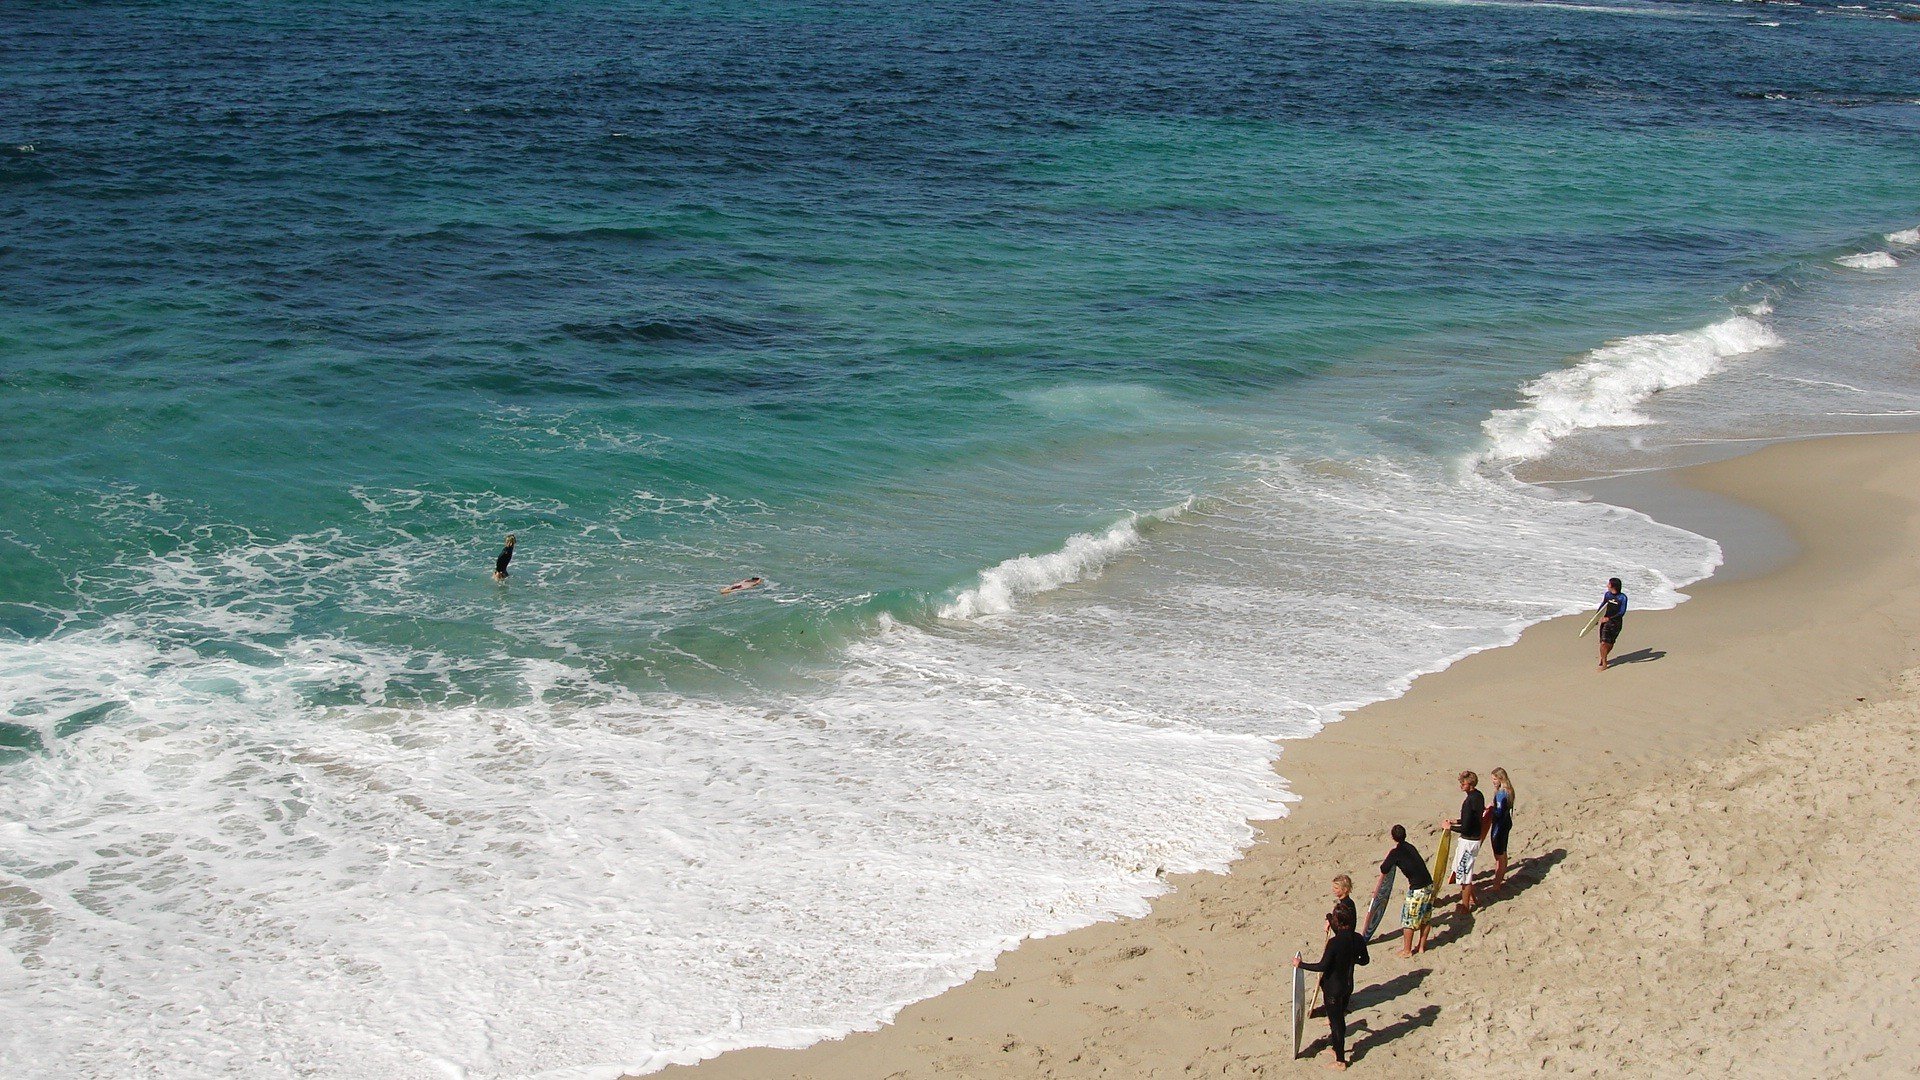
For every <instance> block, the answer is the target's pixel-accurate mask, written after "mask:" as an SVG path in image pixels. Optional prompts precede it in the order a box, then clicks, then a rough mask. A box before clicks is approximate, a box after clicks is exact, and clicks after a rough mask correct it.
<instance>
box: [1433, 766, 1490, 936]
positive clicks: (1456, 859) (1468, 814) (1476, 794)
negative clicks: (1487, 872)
mask: <svg viewBox="0 0 1920 1080" xmlns="http://www.w3.org/2000/svg"><path fill="white" fill-rule="evenodd" d="M1460 790H1461V791H1462V792H1465V793H1466V797H1465V798H1464V799H1462V800H1460V816H1459V817H1457V818H1448V819H1447V820H1445V821H1442V822H1441V823H1440V827H1441V828H1443V829H1448V830H1451V831H1453V832H1455V833H1458V834H1459V835H1460V840H1459V844H1458V847H1457V849H1456V850H1455V853H1454V856H1453V867H1452V871H1451V872H1450V873H1449V874H1448V878H1449V880H1451V881H1453V883H1454V884H1456V885H1459V886H1460V903H1459V905H1458V906H1457V907H1455V908H1454V910H1455V911H1458V912H1459V913H1460V914H1462V915H1465V914H1467V913H1469V912H1471V911H1472V910H1473V863H1474V860H1475V859H1477V858H1478V857H1479V855H1480V829H1481V822H1482V819H1483V818H1484V817H1485V816H1486V812H1487V797H1486V796H1485V795H1482V794H1480V774H1479V773H1476V772H1474V771H1473V770H1472V769H1468V770H1467V771H1466V772H1463V773H1461V774H1460Z"/></svg>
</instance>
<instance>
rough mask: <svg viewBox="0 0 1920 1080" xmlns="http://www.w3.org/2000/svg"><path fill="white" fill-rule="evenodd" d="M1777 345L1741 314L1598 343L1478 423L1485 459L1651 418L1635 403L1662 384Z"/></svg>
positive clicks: (1703, 374)
mask: <svg viewBox="0 0 1920 1080" xmlns="http://www.w3.org/2000/svg"><path fill="white" fill-rule="evenodd" d="M1778 344H1780V338H1779V337H1778V336H1777V335H1775V334H1774V332H1773V331H1772V330H1770V329H1768V327H1767V326H1766V324H1765V323H1762V322H1760V321H1759V320H1758V319H1756V318H1751V317H1748V316H1745V315H1740V316H1735V317H1734V318H1731V319H1727V320H1724V321H1722V322H1717V323H1714V324H1713V325H1711V326H1707V327H1703V328H1701V329H1699V330H1689V331H1686V332H1684V333H1678V334H1644V335H1641V336H1638V337H1630V338H1625V339H1622V340H1620V341H1617V342H1614V343H1612V344H1610V345H1605V346H1602V347H1601V348H1598V349H1595V350H1594V351H1593V352H1591V353H1589V354H1588V355H1587V359H1585V360H1584V361H1582V362H1580V363H1578V364H1576V365H1574V366H1573V367H1570V368H1564V369H1562V370H1559V371H1552V372H1548V373H1547V374H1545V375H1542V376H1540V377H1539V378H1537V379H1535V380H1533V381H1532V382H1530V383H1528V384H1526V385H1525V386H1523V387H1521V388H1520V395H1521V397H1523V398H1524V399H1526V404H1524V405H1522V406H1520V407H1518V408H1513V409H1501V410H1497V411H1496V412H1494V414H1493V415H1492V416H1490V417H1488V418H1487V420H1486V421H1485V422H1484V423H1483V424H1482V425H1481V429H1482V430H1483V431H1484V432H1485V433H1486V437H1487V446H1486V449H1485V451H1483V453H1482V454H1481V458H1482V459H1483V460H1502V459H1505V460H1529V459H1534V458H1538V457H1541V456H1542V455H1544V454H1546V453H1547V452H1548V451H1549V450H1551V449H1552V448H1553V444H1554V443H1555V442H1556V441H1557V440H1559V439H1563V438H1565V437H1566V436H1568V435H1571V434H1573V433H1574V432H1576V431H1580V430H1582V429H1586V428H1607V427H1631V426H1635V425H1639V424H1645V423H1647V422H1648V420H1647V417H1646V416H1645V415H1643V414H1642V413H1641V412H1640V411H1639V409H1638V406H1639V405H1640V404H1641V403H1642V402H1644V401H1646V400H1647V399H1648V398H1650V397H1652V396H1653V395H1655V394H1657V393H1659V392H1661V391H1662V390H1671V389H1673V388H1675V387H1680V386H1691V385H1693V384H1694V383H1697V382H1700V381H1701V380H1702V379H1705V378H1707V377H1708V376H1710V375H1712V374H1714V373H1715V372H1717V371H1719V370H1721V368H1722V367H1724V366H1725V364H1726V361H1727V360H1728V359H1730V358H1732V357H1735V356H1741V355H1744V354H1746V353H1751V352H1754V351H1756V350H1759V349H1765V348H1769V347H1771V346H1774V345H1778Z"/></svg>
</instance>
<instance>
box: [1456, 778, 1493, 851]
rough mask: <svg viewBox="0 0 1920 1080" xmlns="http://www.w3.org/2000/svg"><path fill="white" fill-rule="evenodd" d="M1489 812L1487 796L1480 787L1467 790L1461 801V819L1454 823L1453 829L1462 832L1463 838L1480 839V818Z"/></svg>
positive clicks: (1461, 837) (1461, 836)
mask: <svg viewBox="0 0 1920 1080" xmlns="http://www.w3.org/2000/svg"><path fill="white" fill-rule="evenodd" d="M1486 813H1487V797H1486V796H1485V795H1482V794H1480V789H1479V788H1474V789H1473V790H1472V791H1469V792H1467V797H1466V798H1465V799H1462V800H1461V801H1460V820H1459V821H1456V822H1454V823H1453V831H1454V832H1457V833H1459V834H1460V839H1462V840H1478V839H1480V819H1481V818H1482V817H1485V816H1486Z"/></svg>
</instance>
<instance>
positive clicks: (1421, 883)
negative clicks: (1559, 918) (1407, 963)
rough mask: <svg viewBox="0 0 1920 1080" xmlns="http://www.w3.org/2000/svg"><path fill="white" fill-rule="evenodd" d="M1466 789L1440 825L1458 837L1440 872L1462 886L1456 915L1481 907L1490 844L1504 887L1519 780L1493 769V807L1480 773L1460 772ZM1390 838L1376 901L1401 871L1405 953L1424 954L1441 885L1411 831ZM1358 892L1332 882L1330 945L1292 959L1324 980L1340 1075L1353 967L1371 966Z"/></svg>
mask: <svg viewBox="0 0 1920 1080" xmlns="http://www.w3.org/2000/svg"><path fill="white" fill-rule="evenodd" d="M1460 791H1461V793H1462V795H1463V796H1464V797H1463V798H1462V799H1461V802H1460V816H1459V817H1452V818H1445V819H1443V820H1442V821H1441V822H1440V827H1441V828H1442V829H1444V830H1447V831H1448V832H1451V833H1453V834H1454V835H1453V837H1452V839H1453V843H1454V852H1453V855H1452V857H1451V858H1449V859H1448V861H1447V865H1446V866H1436V867H1435V869H1436V870H1439V871H1440V872H1441V873H1442V874H1443V876H1444V881H1443V882H1442V884H1457V885H1459V886H1460V900H1459V903H1458V905H1457V906H1456V907H1455V909H1454V910H1455V911H1456V912H1458V913H1459V914H1462V915H1465V914H1467V913H1469V912H1471V911H1472V910H1473V909H1474V907H1475V905H1476V900H1475V897H1474V884H1473V873H1474V864H1475V863H1476V862H1478V861H1479V858H1480V848H1481V845H1482V844H1484V843H1488V842H1491V844H1492V846H1493V858H1494V875H1493V883H1492V884H1491V885H1489V886H1487V888H1488V889H1489V890H1490V891H1492V890H1498V889H1499V888H1500V887H1501V886H1503V885H1505V884H1506V881H1507V840H1508V837H1509V836H1510V835H1511V833H1512V831H1513V801H1514V800H1513V782H1512V781H1511V780H1510V779H1508V777H1507V770H1505V769H1495V770H1493V803H1492V805H1488V803H1487V797H1486V795H1485V794H1484V793H1482V792H1481V790H1480V776H1479V774H1478V773H1475V772H1473V771H1471V770H1469V771H1467V772H1463V773H1461V774H1460ZM1389 835H1390V836H1392V837H1393V846H1392V847H1391V848H1389V849H1387V855H1386V858H1385V859H1382V860H1381V862H1380V876H1379V878H1378V879H1377V880H1376V881H1375V883H1374V895H1376V896H1378V895H1380V894H1381V890H1382V889H1384V888H1385V886H1386V884H1387V875H1388V874H1390V873H1394V872H1396V871H1397V872H1398V873H1400V874H1401V875H1403V876H1404V877H1405V878H1406V879H1407V893H1406V898H1405V900H1403V901H1402V903H1401V906H1400V933H1401V943H1400V951H1399V955H1400V956H1403V957H1411V956H1413V955H1414V954H1416V953H1420V952H1424V951H1425V950H1426V947H1427V932H1428V930H1429V929H1430V928H1431V924H1432V914H1433V901H1434V898H1435V895H1436V893H1437V892H1438V891H1439V886H1438V885H1436V884H1435V882H1434V879H1433V873H1432V872H1430V871H1429V870H1428V869H1427V863H1426V860H1425V859H1423V858H1421V856H1420V852H1419V850H1418V849H1416V848H1415V847H1414V846H1413V844H1412V843H1410V842H1409V841H1408V840H1407V827H1406V826H1404V825H1395V826H1394V827H1393V828H1392V830H1390V832H1389ZM1352 892H1353V879H1352V878H1349V877H1348V876H1347V875H1345V874H1341V875H1340V876H1338V877H1336V878H1334V879H1333V895H1334V906H1333V910H1332V911H1330V912H1328V913H1327V942H1326V947H1325V948H1324V949H1323V950H1322V952H1321V954H1320V959H1319V960H1317V961H1307V960H1302V959H1301V958H1300V957H1298V956H1296V957H1294V960H1293V963H1294V966H1295V967H1300V968H1305V969H1306V970H1308V971H1314V972H1318V973H1319V974H1320V999H1321V1001H1323V1002H1324V1003H1325V1005H1326V1013H1327V1028H1328V1033H1329V1035H1330V1037H1331V1042H1332V1046H1331V1047H1330V1048H1329V1050H1328V1054H1329V1055H1330V1059H1329V1060H1328V1062H1327V1064H1328V1066H1329V1067H1331V1068H1335V1069H1344V1068H1346V1067H1347V1009H1348V1006H1349V1005H1350V1003H1351V1000H1352V998H1353V969H1354V968H1355V967H1356V966H1359V965H1364V964H1366V963H1368V962H1369V960H1370V958H1369V957H1368V956H1367V938H1366V937H1365V936H1364V935H1362V934H1361V933H1360V932H1359V931H1358V930H1357V929H1356V927H1357V926H1358V925H1359V920H1358V914H1359V913H1358V912H1357V911H1356V910H1355V908H1354V904H1353V896H1352ZM1369 929H1372V927H1369Z"/></svg>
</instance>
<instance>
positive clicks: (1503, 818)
mask: <svg viewBox="0 0 1920 1080" xmlns="http://www.w3.org/2000/svg"><path fill="white" fill-rule="evenodd" d="M1626 618H1627V593H1626V589H1625V588H1624V586H1623V585H1622V584H1621V581H1620V579H1619V578H1617V577H1615V578H1608V579H1607V590H1606V592H1605V593H1603V594H1602V595H1601V597H1600V606H1599V607H1598V608H1596V609H1595V610H1594V614H1593V619H1592V621H1590V622H1589V623H1588V624H1587V629H1594V628H1596V627H1597V628H1598V629H1599V631H1600V635H1599V636H1600V670H1601V671H1605V670H1607V668H1608V667H1609V666H1611V655H1612V653H1613V647H1614V645H1615V644H1616V643H1618V642H1619V640H1620V629H1621V627H1622V626H1623V625H1624V624H1625V623H1626ZM1586 632H1587V631H1586V630H1582V631H1581V634H1582V635H1584V634H1585V633H1586ZM1460 791H1461V792H1462V793H1463V795H1464V796H1465V797H1464V798H1463V799H1462V800H1461V802H1460V816H1459V817H1453V818H1446V819H1445V820H1443V821H1441V822H1440V827H1441V828H1442V829H1445V830H1447V831H1449V832H1451V833H1453V834H1454V836H1453V838H1452V839H1453V843H1454V852H1453V855H1452V857H1451V858H1450V859H1449V860H1448V863H1447V865H1446V866H1435V868H1434V869H1435V870H1436V871H1439V872H1441V873H1442V874H1443V876H1444V878H1445V880H1444V881H1443V882H1441V884H1457V885H1459V886H1460V900H1459V904H1458V906H1456V908H1455V909H1454V910H1455V911H1456V912H1457V913H1459V914H1461V915H1465V914H1468V913H1470V912H1471V911H1473V909H1474V906H1475V898H1474V884H1473V868H1474V863H1475V862H1476V861H1477V860H1478V859H1479V857H1480V846H1481V844H1482V843H1483V842H1485V841H1489V840H1490V841H1491V842H1492V844H1493V858H1494V872H1493V883H1492V884H1491V885H1489V886H1488V888H1489V889H1496V890H1497V889H1499V888H1500V887H1501V886H1502V885H1505V884H1506V881H1507V838H1508V835H1509V834H1510V833H1511V832H1512V830H1513V782H1512V781H1511V780H1509V779H1508V778H1507V770H1505V769H1495V770H1493V804H1492V805H1491V806H1489V805H1488V804H1487V799H1486V796H1485V795H1483V794H1482V793H1481V791H1480V777H1479V775H1478V774H1477V773H1474V772H1472V771H1471V770H1469V771H1467V772H1463V773H1461V774H1460ZM1391 835H1392V837H1393V847H1392V848H1390V849H1389V850H1388V851H1387V857H1386V858H1385V859H1383V860H1382V861H1381V863H1380V877H1379V880H1378V881H1376V882H1375V884H1374V892H1375V894H1376V895H1377V894H1378V893H1379V892H1380V890H1381V889H1382V888H1383V887H1384V886H1385V885H1386V883H1387V875H1388V874H1389V873H1393V872H1396V871H1397V872H1399V873H1400V874H1402V875H1404V876H1405V877H1406V879H1407V895H1406V899H1405V900H1404V901H1403V902H1402V904H1401V908H1400V932H1401V943H1400V951H1399V955H1400V956H1403V957H1411V956H1413V955H1414V954H1415V953H1419V952H1424V951H1425V950H1426V947H1427V931H1428V930H1429V929H1430V927H1431V923H1432V913H1433V901H1434V896H1435V893H1436V892H1438V890H1439V885H1436V884H1435V882H1434V880H1433V873H1431V872H1429V871H1428V870H1427V864H1426V860H1424V859H1422V858H1421V857H1420V852H1419V851H1418V850H1416V849H1415V848H1414V846H1413V845H1412V844H1411V843H1409V842H1408V841H1407V830H1406V826H1404V825H1395V826H1394V827H1393V829H1392V831H1391ZM1352 892H1353V879H1352V878H1349V877H1348V876H1347V875H1345V874H1341V875H1340V876H1338V877H1336V878H1334V879H1333V895H1334V908H1333V910H1332V911H1330V912H1328V913H1327V943H1326V947H1325V949H1324V950H1323V951H1322V952H1321V954H1320V959H1319V960H1317V961H1312V962H1309V961H1305V960H1302V959H1301V958H1300V957H1298V956H1295V957H1294V959H1293V963H1294V966H1296V967H1300V968H1305V969H1306V970H1308V971H1315V972H1319V973H1320V997H1321V1000H1323V1001H1324V1002H1326V1011H1327V1028H1328V1033H1329V1035H1330V1036H1331V1042H1332V1046H1331V1047H1330V1048H1329V1050H1328V1055H1329V1060H1328V1061H1327V1065H1328V1066H1329V1067H1331V1068H1335V1069H1344V1068H1346V1067H1347V1008H1348V1006H1349V1004H1350V1003H1351V1000H1352V997H1353V969H1354V968H1355V967H1356V966H1359V965H1362V964H1366V963H1367V962H1368V960H1369V958H1368V956H1367V936H1366V935H1363V934H1361V933H1360V932H1359V931H1358V930H1356V929H1355V927H1356V926H1357V925H1358V918H1357V915H1358V913H1357V912H1356V911H1355V909H1354V905H1353V897H1352ZM1367 929H1368V930H1369V931H1371V930H1373V929H1374V927H1373V926H1369V927H1368V928H1367Z"/></svg>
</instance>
